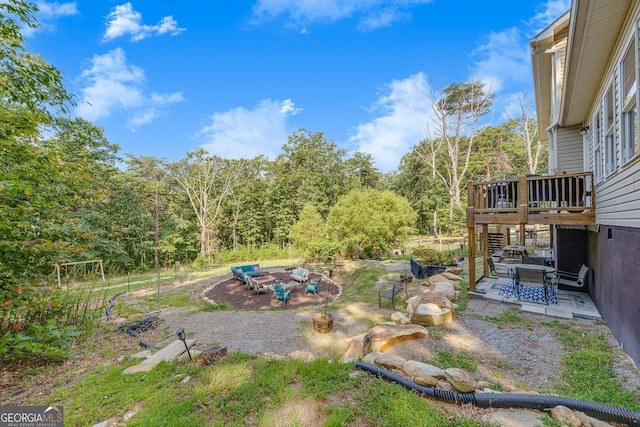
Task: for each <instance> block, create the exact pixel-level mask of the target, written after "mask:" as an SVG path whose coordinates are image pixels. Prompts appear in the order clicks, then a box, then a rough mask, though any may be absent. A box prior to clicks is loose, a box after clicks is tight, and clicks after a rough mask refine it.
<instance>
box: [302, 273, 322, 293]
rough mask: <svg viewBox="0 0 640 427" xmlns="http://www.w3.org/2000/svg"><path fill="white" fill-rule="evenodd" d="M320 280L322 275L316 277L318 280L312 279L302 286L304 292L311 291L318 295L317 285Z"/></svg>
mask: <svg viewBox="0 0 640 427" xmlns="http://www.w3.org/2000/svg"><path fill="white" fill-rule="evenodd" d="M321 281H322V277H318V280H316V281H313V282H311V283H309V284H307V286H306V287H305V288H304V293H305V294H306V293H307V292H313V294H314V295H318V286H320V282H321Z"/></svg>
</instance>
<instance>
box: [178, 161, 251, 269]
mask: <svg viewBox="0 0 640 427" xmlns="http://www.w3.org/2000/svg"><path fill="white" fill-rule="evenodd" d="M245 167H246V161H244V160H237V161H234V160H226V159H222V158H220V157H218V156H210V155H208V154H207V152H206V151H204V150H203V149H200V150H197V151H192V152H189V153H187V156H186V157H185V158H184V159H183V160H181V161H179V162H176V163H173V164H172V165H171V176H172V178H173V179H174V180H175V182H176V183H177V184H178V185H179V186H180V188H182V190H183V191H184V192H185V194H186V195H187V197H188V199H189V203H190V204H191V207H192V208H193V211H194V213H195V215H196V218H197V220H198V225H199V227H200V239H199V243H200V256H201V257H202V258H205V257H206V256H207V255H208V254H210V253H211V252H212V251H213V249H214V246H215V242H214V241H213V239H212V238H213V232H214V230H215V228H216V226H217V222H218V220H219V219H220V213H221V212H222V203H223V202H224V200H225V199H226V198H227V197H228V196H229V195H231V194H232V193H233V191H234V189H235V188H236V187H238V186H239V185H241V182H240V180H239V177H240V176H241V174H242V171H243V169H244V168H245Z"/></svg>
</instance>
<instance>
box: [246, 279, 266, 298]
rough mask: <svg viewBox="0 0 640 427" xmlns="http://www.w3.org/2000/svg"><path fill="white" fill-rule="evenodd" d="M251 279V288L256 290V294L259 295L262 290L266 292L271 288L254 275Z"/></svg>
mask: <svg viewBox="0 0 640 427" xmlns="http://www.w3.org/2000/svg"><path fill="white" fill-rule="evenodd" d="M249 281H250V282H251V287H250V288H251V289H253V290H254V291H256V295H259V294H260V293H261V292H266V291H267V290H269V287H268V286H267V285H263V284H261V283H258V281H257V280H256V279H254V278H253V277H249Z"/></svg>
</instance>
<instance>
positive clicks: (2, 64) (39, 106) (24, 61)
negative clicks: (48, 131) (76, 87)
mask: <svg viewBox="0 0 640 427" xmlns="http://www.w3.org/2000/svg"><path fill="white" fill-rule="evenodd" d="M36 10H37V8H36V7H35V6H34V5H32V4H30V3H29V2H27V1H23V0H6V1H3V2H0V58H2V60H1V61H0V103H1V104H2V109H1V110H0V111H1V112H2V115H1V116H0V126H1V128H0V137H4V136H6V131H7V130H10V129H3V128H5V127H6V126H8V127H9V128H11V125H12V124H13V125H16V124H20V126H19V127H18V129H20V128H23V127H30V128H33V126H34V125H38V124H41V123H44V122H49V121H50V119H51V117H52V112H54V111H56V109H61V111H66V107H65V106H66V105H67V103H68V102H70V101H71V95H69V93H67V91H66V89H65V88H64V86H63V85H62V75H61V73H60V71H58V70H57V69H56V68H55V67H53V66H52V65H50V64H49V63H47V62H46V61H44V60H43V59H42V58H40V56H38V55H34V54H32V53H29V52H27V51H26V50H25V49H24V36H23V35H22V33H21V28H22V27H28V28H36V27H37V23H36V19H35V17H34V13H35V12H36ZM16 111H23V112H28V113H30V114H26V115H25V114H23V115H21V116H16V115H15V114H14V113H15V112H16Z"/></svg>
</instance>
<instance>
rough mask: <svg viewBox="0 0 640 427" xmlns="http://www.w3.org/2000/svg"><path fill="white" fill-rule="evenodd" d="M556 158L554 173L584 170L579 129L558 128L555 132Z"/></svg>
mask: <svg viewBox="0 0 640 427" xmlns="http://www.w3.org/2000/svg"><path fill="white" fill-rule="evenodd" d="M557 141H558V146H557V148H556V149H557V153H556V155H557V158H558V166H557V168H556V171H555V172H556V173H557V174H561V173H563V172H566V173H574V172H582V171H583V170H584V162H583V154H582V153H583V149H582V134H580V127H573V128H559V129H558V130H557Z"/></svg>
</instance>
